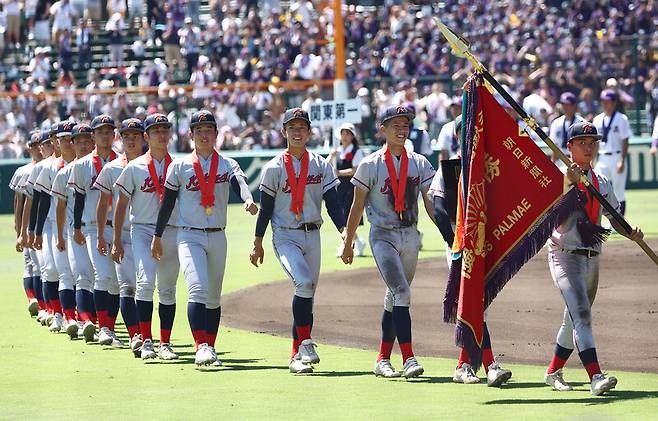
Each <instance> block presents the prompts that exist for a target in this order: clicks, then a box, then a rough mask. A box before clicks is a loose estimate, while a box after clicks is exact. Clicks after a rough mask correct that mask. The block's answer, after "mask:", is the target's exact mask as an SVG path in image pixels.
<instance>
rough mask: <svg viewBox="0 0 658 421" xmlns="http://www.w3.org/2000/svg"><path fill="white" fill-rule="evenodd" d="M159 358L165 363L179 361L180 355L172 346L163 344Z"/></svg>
mask: <svg viewBox="0 0 658 421" xmlns="http://www.w3.org/2000/svg"><path fill="white" fill-rule="evenodd" d="M158 357H160V359H161V360H164V361H170V360H177V359H178V354H176V353H175V352H174V350H173V349H171V344H168V343H161V344H160V350H159V351H158Z"/></svg>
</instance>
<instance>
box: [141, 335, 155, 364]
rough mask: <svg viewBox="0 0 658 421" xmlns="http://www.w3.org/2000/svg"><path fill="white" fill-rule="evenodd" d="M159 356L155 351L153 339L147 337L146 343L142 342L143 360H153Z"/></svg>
mask: <svg viewBox="0 0 658 421" xmlns="http://www.w3.org/2000/svg"><path fill="white" fill-rule="evenodd" d="M157 356H158V354H156V353H155V349H154V348H153V341H152V340H150V339H145V340H144V343H143V344H142V350H141V357H142V359H143V360H151V359H154V358H156V357H157Z"/></svg>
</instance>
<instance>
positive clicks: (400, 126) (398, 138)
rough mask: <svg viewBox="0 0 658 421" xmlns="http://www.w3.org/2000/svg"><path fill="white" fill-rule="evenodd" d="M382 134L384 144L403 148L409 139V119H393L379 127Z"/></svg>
mask: <svg viewBox="0 0 658 421" xmlns="http://www.w3.org/2000/svg"><path fill="white" fill-rule="evenodd" d="M380 130H381V131H382V133H384V137H386V143H390V144H393V145H397V146H404V142H405V141H406V140H407V137H409V119H408V118H407V117H395V118H392V119H390V120H388V121H387V122H386V123H384V125H383V126H381V129H380Z"/></svg>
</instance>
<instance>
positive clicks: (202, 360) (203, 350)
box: [194, 343, 217, 366]
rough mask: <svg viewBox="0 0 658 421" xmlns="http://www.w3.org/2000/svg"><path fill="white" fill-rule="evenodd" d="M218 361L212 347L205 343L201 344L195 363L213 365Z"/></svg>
mask: <svg viewBox="0 0 658 421" xmlns="http://www.w3.org/2000/svg"><path fill="white" fill-rule="evenodd" d="M215 361H217V357H215V356H214V355H213V352H212V351H211V348H210V347H209V346H208V344H206V343H203V344H201V345H199V348H198V349H197V350H196V355H195V356H194V363H195V364H196V365H198V366H201V365H211V364H213V363H214V362H215Z"/></svg>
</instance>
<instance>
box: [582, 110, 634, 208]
mask: <svg viewBox="0 0 658 421" xmlns="http://www.w3.org/2000/svg"><path fill="white" fill-rule="evenodd" d="M611 119H612V121H611ZM592 124H594V127H596V131H597V132H598V133H599V134H604V132H605V131H604V126H605V127H607V128H609V130H608V136H607V142H603V139H602V140H601V141H600V142H599V156H598V158H597V161H596V167H595V168H594V170H595V171H596V172H598V173H600V174H601V175H604V176H605V177H606V178H607V179H608V180H610V181H611V182H612V186H613V188H614V191H615V196H616V197H617V200H620V201H624V200H626V177H627V175H628V158H626V164H625V165H624V171H622V172H621V173H618V172H617V164H618V163H619V161H620V160H621V154H622V149H623V146H624V143H623V141H624V139H628V138H630V137H631V134H632V132H631V126H630V124H629V123H628V117H626V115H625V114H623V113H620V112H616V113H615V114H613V116H612V118H611V117H608V116H607V115H605V113H601V114H599V115H597V116H596V117H594V120H593V121H592Z"/></svg>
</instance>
